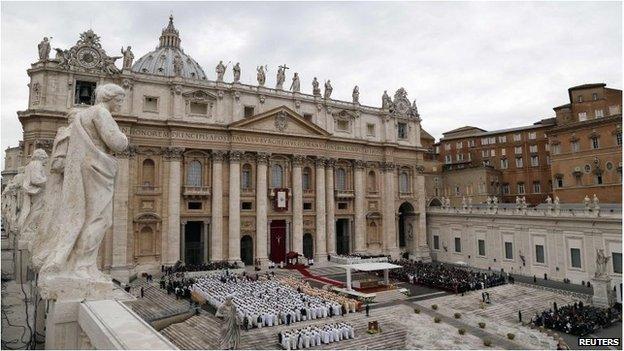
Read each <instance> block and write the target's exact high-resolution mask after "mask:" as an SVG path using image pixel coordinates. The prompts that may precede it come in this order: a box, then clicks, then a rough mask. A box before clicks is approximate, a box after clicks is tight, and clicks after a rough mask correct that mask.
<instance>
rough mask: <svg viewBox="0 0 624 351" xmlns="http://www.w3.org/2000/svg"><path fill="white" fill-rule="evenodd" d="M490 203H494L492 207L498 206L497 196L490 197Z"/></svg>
mask: <svg viewBox="0 0 624 351" xmlns="http://www.w3.org/2000/svg"><path fill="white" fill-rule="evenodd" d="M492 205H494V208H498V198H497V197H496V196H494V197H492Z"/></svg>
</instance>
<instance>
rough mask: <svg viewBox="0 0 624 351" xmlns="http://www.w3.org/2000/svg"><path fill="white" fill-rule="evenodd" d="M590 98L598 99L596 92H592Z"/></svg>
mask: <svg viewBox="0 0 624 351" xmlns="http://www.w3.org/2000/svg"><path fill="white" fill-rule="evenodd" d="M592 99H594V101H596V100H598V93H592Z"/></svg>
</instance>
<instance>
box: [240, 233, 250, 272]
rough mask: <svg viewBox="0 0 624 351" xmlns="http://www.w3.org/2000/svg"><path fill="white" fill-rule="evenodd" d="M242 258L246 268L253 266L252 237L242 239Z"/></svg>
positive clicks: (245, 236) (247, 236)
mask: <svg viewBox="0 0 624 351" xmlns="http://www.w3.org/2000/svg"><path fill="white" fill-rule="evenodd" d="M240 241H241V242H240V257H241V261H243V263H244V264H245V265H246V266H251V265H252V264H253V239H252V238H251V236H250V235H244V236H243V237H242V238H241V239H240Z"/></svg>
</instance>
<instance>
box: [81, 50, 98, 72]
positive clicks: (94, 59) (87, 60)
mask: <svg viewBox="0 0 624 351" xmlns="http://www.w3.org/2000/svg"><path fill="white" fill-rule="evenodd" d="M76 56H77V57H78V62H79V63H80V65H81V66H82V67H84V68H93V67H95V66H96V65H97V64H98V62H100V53H99V52H98V51H97V50H95V49H93V48H90V47H84V48H81V49H80V50H78V52H77V53H76Z"/></svg>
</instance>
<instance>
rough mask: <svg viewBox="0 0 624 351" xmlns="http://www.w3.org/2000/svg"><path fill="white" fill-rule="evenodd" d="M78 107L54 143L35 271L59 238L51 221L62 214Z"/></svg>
mask: <svg viewBox="0 0 624 351" xmlns="http://www.w3.org/2000/svg"><path fill="white" fill-rule="evenodd" d="M78 111H79V110H78V109H73V110H71V111H70V112H69V113H68V115H67V124H68V125H67V126H65V127H60V128H59V129H58V130H57V132H56V136H55V137H54V143H53V144H52V153H51V155H50V159H49V162H48V164H49V166H48V169H49V172H48V181H47V183H46V190H45V195H44V208H43V215H42V217H41V220H40V222H39V228H38V231H37V236H36V237H35V239H34V240H33V244H32V253H31V255H32V257H31V261H32V265H33V268H34V269H35V271H39V269H40V268H41V266H42V265H43V263H44V262H45V260H46V258H47V257H48V256H49V255H50V253H51V250H49V248H50V247H53V246H54V245H55V241H56V240H58V238H56V237H53V236H51V235H50V234H51V230H50V223H51V222H52V220H53V219H54V218H57V217H59V216H60V213H59V209H60V208H61V207H60V206H59V205H58V204H59V203H60V201H61V193H62V190H63V179H64V173H65V158H66V157H67V150H68V147H69V136H70V134H71V125H72V122H73V121H74V118H75V116H76V114H77V113H78Z"/></svg>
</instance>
